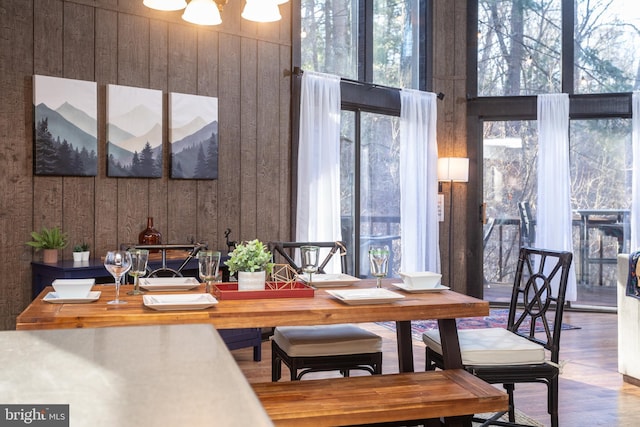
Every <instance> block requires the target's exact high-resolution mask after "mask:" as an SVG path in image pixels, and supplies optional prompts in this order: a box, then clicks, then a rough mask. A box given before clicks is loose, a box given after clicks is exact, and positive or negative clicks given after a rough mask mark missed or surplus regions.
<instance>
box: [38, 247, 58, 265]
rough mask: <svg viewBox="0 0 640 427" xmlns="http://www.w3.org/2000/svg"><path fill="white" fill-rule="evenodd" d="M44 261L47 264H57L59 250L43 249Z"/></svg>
mask: <svg viewBox="0 0 640 427" xmlns="http://www.w3.org/2000/svg"><path fill="white" fill-rule="evenodd" d="M42 262H44V263H45V264H55V263H57V262H58V250H57V249H43V250H42Z"/></svg>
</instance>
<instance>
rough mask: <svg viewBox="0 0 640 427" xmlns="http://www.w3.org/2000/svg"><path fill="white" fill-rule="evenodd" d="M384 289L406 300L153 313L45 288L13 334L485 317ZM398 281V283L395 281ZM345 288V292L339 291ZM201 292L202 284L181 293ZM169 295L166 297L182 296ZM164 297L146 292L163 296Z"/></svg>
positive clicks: (471, 307)
mask: <svg viewBox="0 0 640 427" xmlns="http://www.w3.org/2000/svg"><path fill="white" fill-rule="evenodd" d="M390 280H391V279H387V281H386V285H385V287H387V288H389V289H390V290H393V291H395V292H397V293H400V294H402V295H404V297H405V298H403V299H401V300H399V301H396V302H393V303H384V304H367V305H347V304H345V303H344V302H341V301H338V300H337V299H336V298H335V297H333V296H331V295H329V294H328V293H327V292H326V291H325V290H323V289H318V290H316V291H315V295H314V297H313V298H274V299H245V300H221V301H219V303H218V304H216V305H215V306H213V307H211V308H208V309H204V310H176V311H156V310H153V309H150V308H148V307H145V306H144V304H143V301H142V296H141V295H137V296H131V295H127V294H126V293H127V291H128V290H129V289H130V288H131V287H130V286H122V288H121V289H120V299H121V300H124V301H127V304H123V305H111V304H107V302H108V301H110V300H112V299H114V296H115V287H114V286H113V285H96V286H94V287H93V290H94V291H100V292H101V295H100V298H99V299H98V300H97V301H95V302H91V303H83V304H71V303H63V304H52V303H49V302H46V301H43V297H45V296H46V295H47V293H48V292H51V291H53V289H52V288H51V287H46V288H45V289H44V290H43V291H42V292H41V293H40V295H38V296H37V298H36V299H34V300H33V301H32V302H31V304H30V305H29V306H28V307H27V308H26V309H25V310H24V311H23V312H22V313H21V314H20V315H19V316H18V318H17V322H16V329H63V328H90V327H108V326H132V325H163V324H176V323H180V324H189V323H209V324H212V325H214V326H215V327H216V328H219V329H228V328H261V327H272V326H290V325H327V324H337V323H364V322H380V321H409V320H421V319H456V318H460V317H475V316H485V315H487V314H488V313H489V303H488V302H486V301H482V300H479V299H477V298H474V297H470V296H467V295H463V294H460V293H457V292H453V291H450V290H443V291H440V292H429V293H406V292H403V291H401V290H397V289H395V288H394V287H392V286H388V284H389V283H390ZM396 280H397V279H396ZM371 287H375V281H372V280H362V281H361V282H359V283H358V284H357V285H355V286H352V287H350V288H371ZM341 289H348V288H341ZM186 292H187V293H202V292H204V285H200V287H198V288H196V289H193V290H191V291H186ZM186 292H185V291H181V292H171V293H186ZM167 293H168V292H148V294H156V295H158V294H167Z"/></svg>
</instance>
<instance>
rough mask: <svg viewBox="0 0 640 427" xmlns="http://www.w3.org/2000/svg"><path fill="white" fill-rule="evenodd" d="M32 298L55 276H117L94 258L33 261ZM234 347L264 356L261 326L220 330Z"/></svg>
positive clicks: (186, 272) (175, 262) (187, 270)
mask: <svg viewBox="0 0 640 427" xmlns="http://www.w3.org/2000/svg"><path fill="white" fill-rule="evenodd" d="M183 262H184V259H167V260H166V267H168V268H171V269H174V270H177V269H179V268H180V266H181V265H182V263H183ZM160 267H162V261H161V260H157V261H149V268H150V269H151V270H155V269H157V268H160ZM220 270H221V271H222V280H223V281H229V270H228V269H227V268H225V267H223V266H221V268H220ZM31 275H32V298H34V299H35V298H36V297H37V296H38V295H39V294H40V292H42V290H43V289H44V288H45V287H47V286H50V285H51V283H52V282H53V281H54V280H55V279H87V278H95V279H96V283H113V276H111V274H109V272H108V271H107V269H106V268H104V264H103V263H102V260H100V259H90V260H89V261H85V262H74V261H58V262H57V263H55V264H45V263H44V262H38V261H33V262H31ZM182 275H183V276H185V277H198V260H197V259H196V258H193V259H190V260H189V261H188V262H187V264H186V265H185V266H184V267H183V268H182ZM218 332H219V333H220V336H222V338H223V339H224V341H225V343H226V344H227V347H229V349H230V350H236V349H239V348H245V347H253V360H255V361H256V362H258V361H260V360H261V359H262V351H261V350H262V330H261V329H260V328H243V329H221V330H218Z"/></svg>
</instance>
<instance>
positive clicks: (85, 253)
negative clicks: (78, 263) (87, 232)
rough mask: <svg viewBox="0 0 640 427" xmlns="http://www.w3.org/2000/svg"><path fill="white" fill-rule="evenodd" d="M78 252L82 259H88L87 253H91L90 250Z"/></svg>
mask: <svg viewBox="0 0 640 427" xmlns="http://www.w3.org/2000/svg"><path fill="white" fill-rule="evenodd" d="M80 253H81V254H82V261H89V255H90V254H91V251H83V252H80Z"/></svg>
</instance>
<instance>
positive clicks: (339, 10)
mask: <svg viewBox="0 0 640 427" xmlns="http://www.w3.org/2000/svg"><path fill="white" fill-rule="evenodd" d="M427 4H428V1H427V0H302V1H301V20H300V26H301V28H300V51H301V52H300V58H301V59H300V61H301V64H300V67H301V68H302V70H303V72H304V70H313V71H319V72H325V73H330V74H337V75H339V76H340V77H342V84H341V87H342V91H341V96H342V108H343V112H342V116H341V128H342V134H341V166H340V167H341V176H340V184H341V188H340V192H341V215H342V238H343V240H344V241H345V242H346V244H347V248H348V256H349V258H348V266H349V273H351V274H356V275H359V276H361V277H366V276H368V275H369V265H368V260H367V250H368V248H369V245H373V244H376V245H377V244H386V245H388V246H389V248H390V249H391V253H392V255H391V259H390V261H391V262H390V268H389V271H390V275H395V276H397V273H398V270H399V267H400V201H399V194H400V191H399V190H400V188H399V179H398V173H399V170H398V169H399V161H400V156H399V137H398V128H399V117H398V116H399V115H400V97H399V96H398V91H399V88H402V87H407V88H414V89H422V90H426V89H428V88H427V87H425V83H424V82H425V81H426V69H427V64H426V55H425V52H426V51H428V47H427V46H426V40H427V37H426V28H425V22H426V21H427V19H426V16H427Z"/></svg>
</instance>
